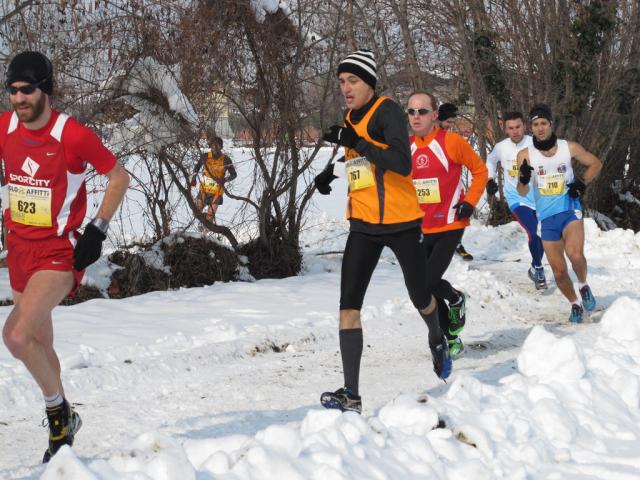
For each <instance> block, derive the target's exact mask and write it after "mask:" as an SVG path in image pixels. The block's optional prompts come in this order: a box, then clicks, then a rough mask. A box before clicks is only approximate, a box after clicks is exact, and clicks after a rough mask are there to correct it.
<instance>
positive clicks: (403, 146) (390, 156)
mask: <svg viewBox="0 0 640 480" xmlns="http://www.w3.org/2000/svg"><path fill="white" fill-rule="evenodd" d="M368 130H369V135H370V136H371V138H373V139H375V140H379V141H381V142H383V143H386V144H387V145H389V148H387V149H386V150H385V149H383V148H380V147H377V146H375V145H374V144H373V143H369V142H367V141H366V140H365V139H360V140H359V141H358V145H356V150H357V151H358V152H359V153H360V154H362V155H364V156H365V157H367V160H369V161H370V162H371V163H373V164H374V165H375V166H376V167H379V168H382V169H384V170H391V171H392V172H396V173H399V174H400V175H409V174H411V150H410V149H409V133H408V132H407V119H406V116H405V114H404V112H403V111H402V108H400V105H398V104H397V103H395V102H394V101H391V100H385V101H384V102H382V104H381V105H380V106H379V107H378V109H377V110H376V112H375V113H374V114H373V117H372V118H371V121H370V122H369V127H368Z"/></svg>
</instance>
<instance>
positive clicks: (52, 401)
mask: <svg viewBox="0 0 640 480" xmlns="http://www.w3.org/2000/svg"><path fill="white" fill-rule="evenodd" d="M63 401H64V398H62V395H60V392H56V394H55V395H52V396H50V397H47V396H46V395H45V396H44V403H45V404H46V406H47V408H53V407H57V406H58V405H62V402H63Z"/></svg>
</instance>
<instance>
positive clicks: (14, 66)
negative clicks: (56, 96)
mask: <svg viewBox="0 0 640 480" xmlns="http://www.w3.org/2000/svg"><path fill="white" fill-rule="evenodd" d="M19 81H22V82H27V83H31V84H36V83H37V84H38V88H39V89H40V90H42V91H43V92H44V93H46V94H47V95H51V94H52V93H53V66H52V65H51V62H50V61H49V59H48V58H47V57H45V56H44V55H43V54H41V53H40V52H22V53H19V54H18V55H16V56H15V57H13V60H11V63H9V68H7V80H6V82H5V86H7V87H8V86H9V85H11V84H12V83H13V82H19ZM40 82H42V83H40Z"/></svg>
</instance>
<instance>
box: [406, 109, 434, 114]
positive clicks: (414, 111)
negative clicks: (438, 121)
mask: <svg viewBox="0 0 640 480" xmlns="http://www.w3.org/2000/svg"><path fill="white" fill-rule="evenodd" d="M430 112H433V110H429V109H428V108H407V113H408V114H409V115H415V114H416V113H417V114H419V115H426V114H427V113H430Z"/></svg>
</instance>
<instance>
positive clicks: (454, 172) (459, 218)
mask: <svg viewBox="0 0 640 480" xmlns="http://www.w3.org/2000/svg"><path fill="white" fill-rule="evenodd" d="M437 106H438V102H437V100H436V98H435V97H434V96H433V94H431V93H429V92H415V93H413V94H412V95H411V96H410V97H409V101H408V103H407V114H408V116H409V124H410V125H411V130H413V135H411V136H410V137H409V144H410V145H411V160H412V170H411V171H412V176H413V184H414V186H415V188H416V193H417V195H418V202H419V203H420V207H421V208H422V210H423V211H424V212H425V215H424V217H423V218H422V233H423V235H424V237H423V240H422V245H423V246H424V249H425V253H426V257H427V271H428V272H429V278H430V280H431V281H432V284H431V285H429V287H430V289H431V291H432V292H433V295H434V296H435V297H436V299H437V301H438V312H439V316H440V328H441V329H442V330H443V331H444V333H445V335H446V337H447V340H448V342H449V353H450V355H451V358H453V359H455V358H456V357H458V356H459V355H460V354H461V353H462V352H463V350H464V346H463V344H462V340H460V337H459V335H460V333H461V332H462V328H463V327H464V324H465V295H464V293H462V292H460V291H458V290H456V289H455V288H454V287H453V286H452V285H451V284H450V283H449V282H448V281H447V280H445V279H443V278H442V276H443V275H444V273H445V272H446V271H447V268H448V267H449V263H451V258H452V257H453V254H454V252H455V249H456V246H457V245H459V244H460V239H461V238H462V234H463V233H464V229H465V227H467V226H469V223H470V220H469V219H470V217H471V215H472V214H473V211H474V210H475V206H476V204H477V203H478V201H479V200H480V197H481V196H482V193H483V191H484V187H485V185H486V183H487V167H486V166H485V164H484V162H483V161H482V159H481V158H480V157H479V156H478V154H477V153H476V152H474V151H473V148H471V145H469V143H468V142H467V141H466V140H465V139H464V138H463V137H461V136H460V135H458V134H457V133H454V132H450V131H446V130H444V129H442V128H438V119H439V118H438V112H439V111H438V109H437V108H436V107H437ZM463 166H464V167H466V168H467V169H468V170H469V171H470V172H471V177H472V180H471V185H470V186H469V190H468V191H467V192H465V188H464V185H463V183H462V167H463ZM445 300H446V301H447V302H448V305H447V303H445Z"/></svg>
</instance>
